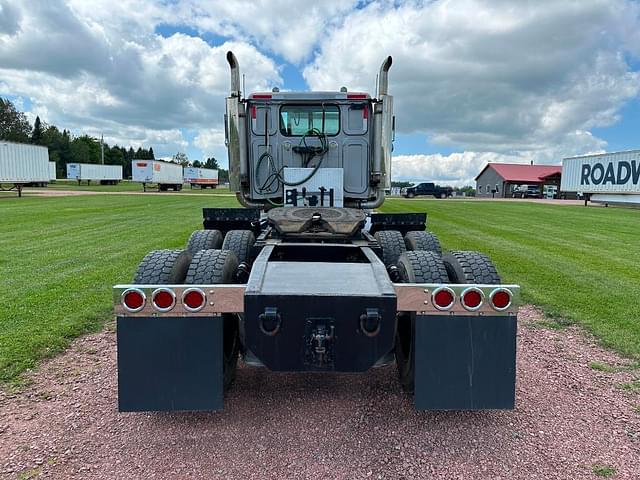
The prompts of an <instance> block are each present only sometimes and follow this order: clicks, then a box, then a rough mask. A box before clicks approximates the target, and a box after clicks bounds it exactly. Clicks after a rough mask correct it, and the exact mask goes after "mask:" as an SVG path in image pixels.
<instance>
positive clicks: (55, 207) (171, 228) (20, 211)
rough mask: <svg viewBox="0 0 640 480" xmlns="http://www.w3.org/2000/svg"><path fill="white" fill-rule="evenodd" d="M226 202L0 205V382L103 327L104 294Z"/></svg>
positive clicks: (91, 200) (94, 199) (170, 199)
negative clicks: (204, 210)
mask: <svg viewBox="0 0 640 480" xmlns="http://www.w3.org/2000/svg"><path fill="white" fill-rule="evenodd" d="M235 204H236V202H235V199H234V198H233V197H227V196H218V197H210V198H204V197H201V196H179V195H167V196H160V195H150V196H142V195H127V196H125V195H104V196H103V195H99V196H82V197H59V198H42V197H40V198H37V197H23V198H21V199H18V198H3V199H0V229H1V232H2V233H1V234H0V382H6V381H9V380H12V379H15V378H16V377H17V375H18V374H19V373H20V372H21V371H23V370H24V369H26V368H30V367H33V366H34V365H35V364H36V362H37V360H38V359H40V358H42V357H45V356H49V355H51V354H53V353H56V352H59V351H60V350H62V349H63V348H64V347H65V346H66V345H67V342H68V340H69V339H70V338H73V337H75V336H77V335H78V334H81V333H83V332H88V331H94V330H96V329H99V328H101V327H102V326H103V325H104V322H105V321H106V320H108V319H109V318H110V315H111V309H112V306H111V292H110V287H111V286H112V285H113V284H115V283H117V282H127V281H130V280H131V278H132V276H133V272H134V270H135V268H136V266H137V264H138V262H139V261H140V259H142V257H143V256H144V255H145V254H146V253H147V252H148V251H150V250H153V249H161V248H180V247H182V246H183V245H185V242H186V241H187V239H188V237H189V235H190V233H191V232H192V231H193V230H195V229H198V228H201V226H202V210H201V208H202V207H204V206H210V207H216V206H231V205H235Z"/></svg>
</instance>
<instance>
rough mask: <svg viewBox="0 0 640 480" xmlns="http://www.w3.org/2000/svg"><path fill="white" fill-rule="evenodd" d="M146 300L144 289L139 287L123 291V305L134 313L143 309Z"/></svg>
mask: <svg viewBox="0 0 640 480" xmlns="http://www.w3.org/2000/svg"><path fill="white" fill-rule="evenodd" d="M146 300H147V299H146V297H145V296H144V293H143V292H142V290H138V289H137V288H130V289H128V290H125V291H124V292H123V293H122V305H123V306H124V308H126V309H127V310H128V311H130V312H132V313H135V312H139V311H140V310H142V309H143V307H144V304H145V302H146Z"/></svg>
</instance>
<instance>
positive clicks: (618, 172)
mask: <svg viewBox="0 0 640 480" xmlns="http://www.w3.org/2000/svg"><path fill="white" fill-rule="evenodd" d="M560 190H561V192H562V193H561V195H564V196H566V195H567V193H571V192H577V193H581V194H583V195H584V197H585V201H586V200H587V199H590V200H591V201H593V202H600V203H606V204H608V203H612V204H617V203H620V204H640V150H630V151H626V152H612V153H602V154H597V155H584V156H581V157H572V158H565V159H564V160H563V161H562V180H561V184H560Z"/></svg>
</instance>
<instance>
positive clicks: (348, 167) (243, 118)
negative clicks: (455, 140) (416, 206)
mask: <svg viewBox="0 0 640 480" xmlns="http://www.w3.org/2000/svg"><path fill="white" fill-rule="evenodd" d="M227 60H228V61H229V64H230V65H231V76H232V89H231V95H230V96H229V98H227V111H226V115H225V125H226V129H225V132H226V143H227V147H228V149H229V180H230V188H231V189H232V190H235V191H236V192H237V197H238V200H239V201H240V203H242V204H243V205H244V206H246V207H249V208H267V209H268V208H271V207H275V206H302V205H307V206H315V205H317V206H320V205H322V206H339V207H352V208H365V209H373V208H377V207H378V206H380V205H382V203H383V202H384V198H385V190H388V189H390V188H391V176H390V172H391V150H392V142H393V130H394V124H395V121H394V118H393V97H392V96H391V95H389V94H388V93H387V72H388V70H389V68H390V67H391V57H389V58H387V59H386V60H385V62H383V64H382V66H381V68H380V74H379V78H380V82H379V88H378V92H377V98H372V97H371V96H370V95H369V94H368V93H364V92H351V91H348V90H347V89H346V88H344V87H343V88H341V89H340V91H334V92H280V91H279V90H278V89H277V88H274V89H273V90H272V91H271V92H258V93H253V94H251V95H249V97H248V98H246V99H243V98H241V92H240V90H239V83H240V80H239V70H238V63H237V60H236V59H235V56H234V55H233V54H232V53H230V54H229V56H228V57H227Z"/></svg>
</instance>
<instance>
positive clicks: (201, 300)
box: [182, 288, 207, 312]
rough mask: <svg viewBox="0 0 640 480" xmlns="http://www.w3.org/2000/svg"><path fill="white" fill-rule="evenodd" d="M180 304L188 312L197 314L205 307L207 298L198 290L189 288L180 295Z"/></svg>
mask: <svg viewBox="0 0 640 480" xmlns="http://www.w3.org/2000/svg"><path fill="white" fill-rule="evenodd" d="M182 303H183V304H184V308H186V309H187V310H189V311H190V312H197V311H199V310H202V307H204V306H205V304H206V303H207V297H206V296H205V294H204V292H203V291H202V290H200V289H199V288H189V289H187V290H185V291H184V293H183V294H182Z"/></svg>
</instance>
